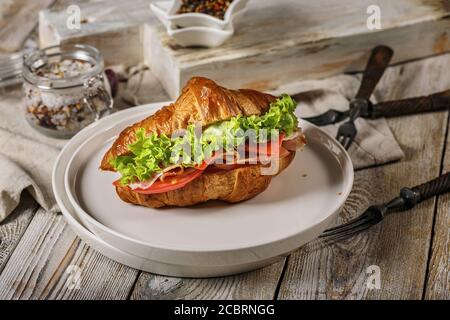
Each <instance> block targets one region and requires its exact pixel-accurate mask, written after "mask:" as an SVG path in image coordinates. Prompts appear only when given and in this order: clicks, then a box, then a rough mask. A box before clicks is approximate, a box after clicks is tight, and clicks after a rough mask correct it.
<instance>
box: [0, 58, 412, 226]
mask: <svg viewBox="0 0 450 320" xmlns="http://www.w3.org/2000/svg"><path fill="white" fill-rule="evenodd" d="M119 69H120V68H119ZM118 71H120V70H118ZM121 77H122V80H128V81H127V82H126V85H124V88H122V91H121V97H120V98H119V99H116V102H118V103H119V104H121V103H122V104H123V102H128V103H129V104H144V103H149V102H156V101H164V100H168V98H167V96H166V94H165V93H164V91H163V89H162V88H161V87H160V85H159V83H158V82H157V81H156V80H155V78H154V77H153V75H152V74H151V72H150V71H149V70H148V69H146V68H145V67H139V66H138V67H135V68H132V69H131V70H128V71H127V72H124V71H123V70H122V72H121ZM358 86H359V78H358V77H357V76H349V75H341V76H336V77H332V78H329V79H325V80H317V81H303V82H297V83H291V84H290V85H287V86H284V87H281V88H278V89H277V90H276V92H273V93H281V92H286V93H288V94H294V93H298V92H304V93H303V94H302V95H301V96H302V99H301V100H302V101H300V104H299V108H298V109H297V110H298V112H299V114H298V115H300V116H310V115H315V114H318V113H321V112H323V111H326V110H327V109H328V108H330V107H332V108H336V109H339V110H345V109H346V108H348V101H349V99H351V97H353V96H354V95H355V94H356V91H357V89H358ZM155 87H156V90H154V88H155ZM148 88H152V90H151V92H150V93H149V90H148ZM157 92H159V93H157ZM21 98H22V96H21V90H20V87H12V88H7V89H0V221H2V220H3V219H4V218H5V217H6V216H7V215H8V214H9V213H11V211H12V210H13V209H14V208H15V207H16V206H17V205H18V203H19V201H20V195H21V193H22V191H23V190H25V189H26V190H28V191H29V192H30V193H31V194H32V196H33V197H34V198H35V199H36V201H37V202H38V203H39V204H40V205H41V206H42V207H43V208H44V209H46V210H48V211H52V212H58V210H59V209H58V206H57V204H56V201H55V199H54V196H53V192H52V182H51V174H52V168H53V164H54V162H55V160H56V157H57V156H58V153H59V152H60V150H61V148H62V147H63V146H64V144H65V143H66V141H64V140H57V139H52V138H47V137H45V136H43V135H41V134H39V133H37V132H35V131H34V130H33V129H32V128H31V127H29V126H28V124H27V123H26V121H25V118H24V116H23V107H22V103H21ZM356 126H357V128H358V135H357V138H356V141H355V143H354V144H353V146H352V147H351V148H350V155H351V158H352V161H353V164H354V166H355V168H357V169H359V168H364V167H368V166H372V165H379V164H383V163H386V162H391V161H394V160H398V159H400V158H402V157H403V152H402V150H401V149H400V147H399V145H398V144H397V142H396V140H395V138H394V136H393V135H392V133H391V131H390V129H389V127H388V126H387V124H386V121H385V120H384V119H378V120H374V121H366V120H364V119H358V120H357V122H356ZM336 128H337V125H332V126H328V127H326V128H325V130H327V131H328V132H329V133H330V134H332V135H333V136H334V135H335V134H336Z"/></svg>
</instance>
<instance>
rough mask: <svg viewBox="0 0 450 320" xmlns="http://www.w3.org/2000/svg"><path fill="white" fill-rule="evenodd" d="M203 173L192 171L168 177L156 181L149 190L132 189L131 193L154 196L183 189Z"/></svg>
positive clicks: (201, 171)
mask: <svg viewBox="0 0 450 320" xmlns="http://www.w3.org/2000/svg"><path fill="white" fill-rule="evenodd" d="M202 173H203V170H197V169H195V170H193V171H191V172H189V173H187V174H184V175H180V176H173V177H168V178H167V179H165V180H164V181H161V180H157V181H155V182H154V183H153V184H152V185H151V186H150V187H149V188H147V189H139V188H137V189H134V190H133V191H135V192H138V193H142V194H154V193H163V192H168V191H172V190H176V189H180V188H183V187H184V186H185V185H187V184H188V183H189V182H191V181H192V180H194V179H196V178H198V177H199V176H200V175H201V174H202Z"/></svg>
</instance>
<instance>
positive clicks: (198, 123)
mask: <svg viewBox="0 0 450 320" xmlns="http://www.w3.org/2000/svg"><path fill="white" fill-rule="evenodd" d="M295 107H296V102H295V101H294V100H293V99H292V98H291V97H289V96H288V95H282V96H281V97H278V98H277V97H275V96H272V95H270V94H266V93H262V92H258V91H254V90H249V89H240V90H229V89H226V88H223V87H220V86H219V85H217V84H216V83H215V82H213V81H212V80H209V79H206V78H200V77H196V78H192V79H191V80H189V81H188V83H187V84H186V86H185V87H184V88H183V90H182V93H181V95H180V97H179V98H178V99H177V101H176V102H175V103H172V104H170V105H168V106H166V107H163V108H162V109H160V110H159V111H157V112H156V113H155V114H153V115H152V116H149V117H148V118H146V119H144V120H142V121H140V122H138V123H135V124H133V125H132V126H130V127H128V128H126V129H125V130H123V131H122V132H121V133H120V135H119V137H118V138H117V140H116V141H115V142H114V143H113V145H112V147H111V148H110V149H109V150H108V151H107V152H106V154H105V155H104V157H103V159H102V162H101V165H100V169H102V170H108V171H114V172H119V173H120V174H121V177H120V179H118V180H117V181H115V182H114V186H115V188H116V192H117V194H118V195H119V197H120V198H121V199H122V200H123V201H125V202H129V203H132V204H136V205H141V206H146V207H152V208H157V207H164V206H190V205H194V204H197V203H201V202H205V201H208V200H212V199H216V200H223V201H226V202H239V201H243V200H246V199H250V198H252V197H254V196H256V195H258V194H259V193H261V192H263V191H264V190H265V189H266V188H267V187H268V186H269V184H270V181H271V179H272V177H273V176H275V175H277V174H278V173H279V172H281V171H282V170H284V169H285V168H286V167H288V166H289V164H290V163H291V162H292V160H293V159H294V156H295V151H296V150H297V149H299V148H302V147H303V146H304V145H305V143H306V141H305V137H304V135H303V134H302V132H301V129H300V128H298V120H297V117H296V116H295V115H294V110H295Z"/></svg>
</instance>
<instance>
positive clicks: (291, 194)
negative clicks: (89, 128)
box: [65, 105, 353, 266]
mask: <svg viewBox="0 0 450 320" xmlns="http://www.w3.org/2000/svg"><path fill="white" fill-rule="evenodd" d="M160 106H161V105H155V106H152V107H151V108H150V107H149V106H142V107H138V108H133V109H131V110H127V111H125V112H121V114H122V116H121V117H118V116H117V115H115V117H114V118H113V119H108V118H105V119H103V120H101V121H100V122H99V123H98V124H97V125H96V127H95V133H93V134H92V135H91V138H90V139H88V140H85V139H80V138H78V137H77V136H75V137H74V138H73V139H72V140H71V142H70V144H75V145H78V146H79V147H78V149H77V150H76V151H75V153H74V154H73V156H72V158H71V160H70V162H69V164H68V166H67V169H66V172H65V188H66V192H67V193H68V197H69V199H70V200H71V202H72V205H73V206H74V208H75V209H76V210H77V213H78V215H79V217H80V218H81V220H82V221H83V222H84V223H85V224H86V225H87V226H88V227H89V228H90V229H91V231H93V232H94V233H95V234H96V235H98V236H99V237H100V238H102V239H103V240H105V241H106V242H107V243H110V244H111V245H113V246H114V247H117V248H119V249H121V250H123V251H126V252H128V253H131V254H134V255H137V256H141V257H144V258H148V259H152V260H155V261H161V262H164V263H175V264H184V265H189V266H236V265H246V264H254V263H258V262H259V261H265V260H268V259H272V258H274V257H276V256H279V255H282V254H286V253H288V252H290V251H292V250H294V249H295V248H297V247H299V246H301V245H302V244H304V243H306V242H308V241H310V240H312V239H314V238H315V237H316V236H317V235H319V234H320V233H321V232H322V231H323V230H324V229H325V228H326V227H327V226H328V225H329V224H330V222H331V221H333V220H334V218H335V217H336V215H337V214H338V212H339V211H340V209H341V208H342V206H343V204H344V202H345V199H346V198H347V196H348V194H349V193H350V190H351V187H352V183H353V167H352V164H351V161H350V159H349V157H348V155H347V153H346V152H345V150H343V148H342V147H341V146H340V145H339V144H338V143H337V142H336V141H335V140H334V139H332V138H331V137H330V136H328V135H327V134H326V133H325V132H323V131H322V130H320V129H319V128H317V127H315V126H313V125H311V124H309V123H306V122H303V121H302V122H301V123H300V125H301V127H302V128H303V129H304V131H305V134H306V136H307V139H308V146H307V147H306V148H305V149H304V151H301V152H298V153H297V155H296V157H295V160H294V161H293V163H292V164H291V165H290V166H289V167H288V168H287V169H286V170H285V171H284V172H283V173H281V174H280V175H279V176H277V177H275V178H274V179H273V180H272V183H271V185H270V186H269V188H268V189H267V190H266V191H265V192H263V193H262V194H260V195H258V196H257V197H255V198H254V199H251V200H249V201H245V202H242V203H239V204H234V205H232V204H226V203H221V202H209V203H206V204H203V205H198V206H195V207H189V208H165V209H151V208H144V207H140V206H133V205H130V204H127V203H124V202H122V201H121V200H120V199H119V198H118V196H117V195H116V193H115V190H114V188H113V187H112V185H111V183H112V181H114V180H115V179H117V177H118V176H117V174H113V173H107V172H101V171H99V170H98V166H99V163H100V160H101V157H102V156H103V154H104V153H105V151H106V150H107V149H108V148H109V146H110V145H111V143H112V141H113V139H114V138H115V137H116V135H117V134H118V133H119V132H120V131H121V130H122V129H123V128H125V127H126V126H128V125H130V124H132V123H134V122H136V121H137V120H139V119H141V118H144V117H145V116H147V115H150V114H152V113H153V112H154V111H155V110H156V109H158V108H159V107H160Z"/></svg>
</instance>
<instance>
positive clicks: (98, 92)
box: [22, 45, 113, 139]
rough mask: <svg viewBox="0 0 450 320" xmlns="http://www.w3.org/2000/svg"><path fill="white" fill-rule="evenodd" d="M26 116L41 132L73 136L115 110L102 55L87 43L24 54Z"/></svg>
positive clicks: (60, 136)
mask: <svg viewBox="0 0 450 320" xmlns="http://www.w3.org/2000/svg"><path fill="white" fill-rule="evenodd" d="M22 73H23V79H24V84H23V90H24V94H25V96H24V105H25V117H26V119H27V121H28V123H29V124H30V125H31V126H32V127H33V128H35V129H37V130H38V131H39V132H41V133H43V134H45V135H47V136H51V137H55V138H63V139H66V138H70V137H72V136H73V135H75V134H76V133H77V132H78V131H80V130H81V129H83V128H84V127H86V126H87V125H89V124H91V123H92V122H94V121H96V120H97V119H99V118H101V117H102V116H104V115H106V114H109V113H110V112H112V111H113V99H112V97H111V94H110V92H111V91H110V87H109V83H108V81H107V80H105V79H106V77H105V76H104V63H103V57H102V55H101V54H100V52H99V51H98V50H97V49H96V48H94V47H91V46H88V45H62V46H54V47H49V48H45V49H42V50H37V51H34V52H32V53H30V54H28V55H26V56H25V57H24V63H23V71H22Z"/></svg>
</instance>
